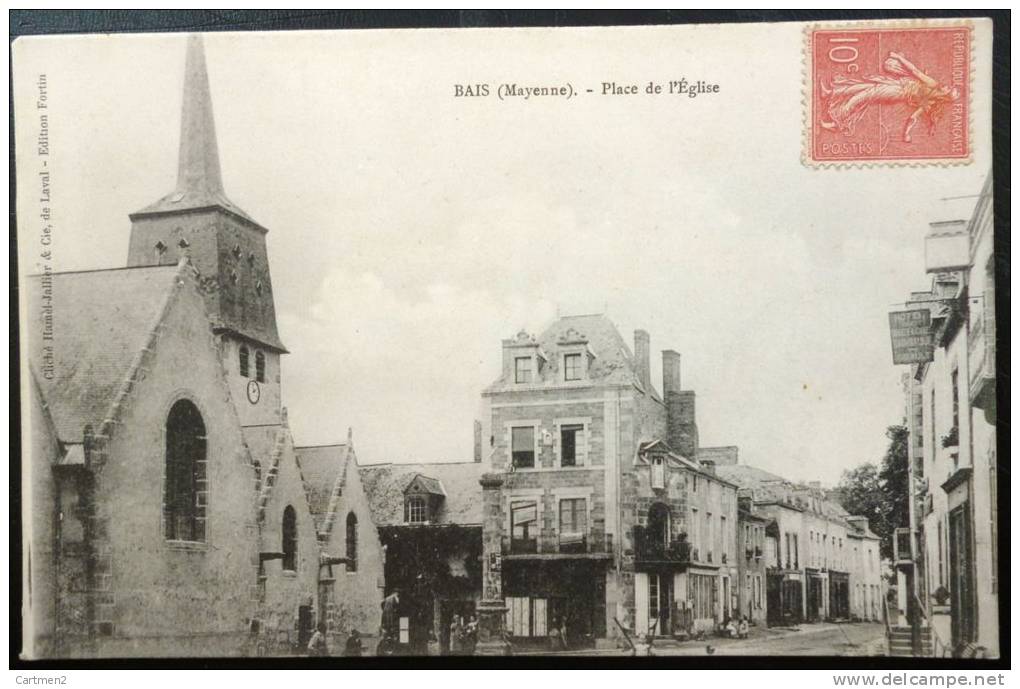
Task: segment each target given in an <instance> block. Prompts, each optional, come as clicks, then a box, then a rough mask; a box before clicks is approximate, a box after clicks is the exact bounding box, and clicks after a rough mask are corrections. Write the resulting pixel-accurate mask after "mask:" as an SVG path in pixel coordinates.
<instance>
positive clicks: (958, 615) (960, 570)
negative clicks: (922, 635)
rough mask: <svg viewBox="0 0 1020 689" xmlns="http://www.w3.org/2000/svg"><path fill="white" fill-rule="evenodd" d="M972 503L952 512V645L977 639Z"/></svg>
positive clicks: (950, 573)
mask: <svg viewBox="0 0 1020 689" xmlns="http://www.w3.org/2000/svg"><path fill="white" fill-rule="evenodd" d="M968 508H969V503H966V502H965V503H963V504H962V505H960V506H959V507H957V508H956V509H954V510H953V511H951V512H950V513H949V590H950V591H951V592H952V598H951V600H950V605H951V606H952V607H951V615H950V617H951V619H952V627H951V629H952V636H953V646H954V647H958V646H960V645H961V644H966V643H970V642H972V641H974V628H975V617H974V611H975V609H976V607H977V606H976V604H975V601H974V579H973V573H972V562H973V550H972V548H971V539H970V511H969V509H968Z"/></svg>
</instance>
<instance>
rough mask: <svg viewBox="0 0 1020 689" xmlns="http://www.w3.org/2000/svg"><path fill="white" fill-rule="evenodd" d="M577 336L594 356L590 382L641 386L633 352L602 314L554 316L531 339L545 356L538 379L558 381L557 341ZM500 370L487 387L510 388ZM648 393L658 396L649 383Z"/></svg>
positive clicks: (558, 343) (574, 338)
mask: <svg viewBox="0 0 1020 689" xmlns="http://www.w3.org/2000/svg"><path fill="white" fill-rule="evenodd" d="M578 336H580V337H581V338H582V339H584V340H586V341H587V344H588V349H589V350H590V351H591V352H592V353H593V354H594V355H595V358H594V359H593V360H592V362H591V364H590V367H589V369H588V379H589V380H590V381H592V382H597V383H607V384H613V383H617V384H633V385H637V386H639V387H640V386H641V382H640V378H639V376H638V375H637V373H636V371H635V368H634V354H633V353H632V352H631V349H630V347H629V346H628V345H627V342H626V341H625V340H624V339H623V337H622V336H621V335H620V331H619V330H618V329H617V328H616V326H615V325H614V324H613V322H612V321H611V320H609V318H607V317H606V316H605V315H603V314H591V315H585V316H564V317H562V318H559V319H557V320H556V321H555V322H553V323H552V325H550V326H549V327H548V328H546V329H545V331H543V332H542V334H541V335H539V336H538V337H537V338H535V341H536V342H537V343H538V346H539V347H540V349H541V351H542V352H543V353H544V354H545V356H546V357H547V361H546V362H545V363H544V364H543V366H542V371H541V378H542V380H543V381H544V382H553V381H559V380H560V379H561V378H562V376H561V375H560V372H559V365H560V362H559V356H558V352H559V349H560V342H576V341H577V340H578V339H579V338H578ZM507 378H508V373H507V372H504V374H503V375H501V376H500V377H499V378H498V379H497V380H496V381H495V382H494V383H493V384H492V385H491V386H489V390H495V389H503V388H504V387H510V386H511V385H512V382H511V381H510V380H508V379H507ZM651 394H652V395H653V396H654V397H655V398H656V399H661V398H660V397H659V393H658V392H657V391H656V390H655V386H654V385H653V386H652V390H651Z"/></svg>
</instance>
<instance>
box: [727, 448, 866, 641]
mask: <svg viewBox="0 0 1020 689" xmlns="http://www.w3.org/2000/svg"><path fill="white" fill-rule="evenodd" d="M733 459H734V461H733V462H732V463H729V464H723V465H720V466H719V467H718V468H717V472H718V473H719V474H720V475H721V476H723V477H725V478H727V479H728V480H730V481H732V482H733V483H735V484H737V485H738V486H740V489H741V496H742V498H743V501H744V502H743V504H744V505H745V508H746V509H747V510H748V511H749V512H751V511H753V513H754V514H755V515H757V516H760V517H763V518H765V519H766V520H767V523H766V525H765V539H766V552H765V562H764V566H765V569H766V572H765V576H766V613H767V621H768V623H769V624H770V625H779V624H790V623H799V622H819V621H822V620H847V619H853V618H855V617H856V618H859V619H865V620H872V621H878V620H881V619H883V618H882V615H883V611H882V596H884V592H885V587H884V584H883V583H882V578H881V574H882V563H881V556H880V553H879V548H878V537H877V536H875V535H874V534H872V533H871V532H870V531H869V530H868V527H867V519H866V518H864V517H855V516H852V515H850V514H849V513H847V512H846V510H844V509H843V508H842V506H840V505H838V504H836V503H835V502H833V501H831V500H829V499H828V498H827V497H826V495H825V492H824V491H823V490H822V488H821V485H820V484H819V483H811V484H807V485H803V484H794V483H792V482H790V481H787V480H786V479H784V478H783V477H781V476H777V475H776V474H772V473H770V472H767V471H764V470H762V469H758V468H757V467H752V466H748V465H745V464H739V463H737V462H736V457H735V456H734V458H733Z"/></svg>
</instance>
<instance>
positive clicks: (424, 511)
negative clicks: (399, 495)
mask: <svg viewBox="0 0 1020 689" xmlns="http://www.w3.org/2000/svg"><path fill="white" fill-rule="evenodd" d="M428 520H429V503H428V500H427V499H426V498H425V496H424V495H409V496H407V499H406V500H405V501H404V521H405V522H407V523H408V524H425V523H426V522H428Z"/></svg>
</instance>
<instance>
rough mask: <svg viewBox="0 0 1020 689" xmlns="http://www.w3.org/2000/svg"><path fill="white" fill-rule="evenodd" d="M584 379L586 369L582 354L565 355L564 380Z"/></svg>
mask: <svg viewBox="0 0 1020 689" xmlns="http://www.w3.org/2000/svg"><path fill="white" fill-rule="evenodd" d="M583 377H584V369H583V368H582V361H581V355H580V354H565V355H564V356H563V378H564V380H581V379H582V378H583Z"/></svg>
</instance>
